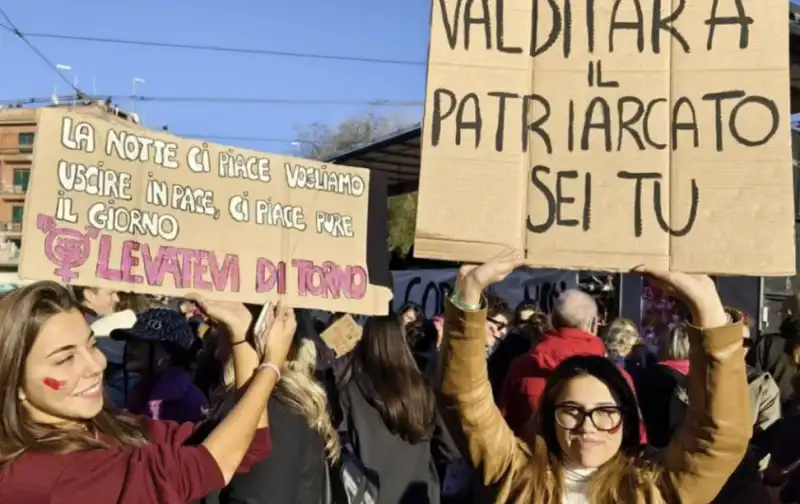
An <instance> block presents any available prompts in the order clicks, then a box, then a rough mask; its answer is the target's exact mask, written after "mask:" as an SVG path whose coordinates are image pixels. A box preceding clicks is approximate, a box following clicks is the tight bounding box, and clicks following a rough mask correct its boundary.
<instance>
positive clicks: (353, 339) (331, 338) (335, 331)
mask: <svg viewBox="0 0 800 504" xmlns="http://www.w3.org/2000/svg"><path fill="white" fill-rule="evenodd" d="M362 332H363V329H362V328H361V326H360V325H358V324H357V323H356V321H355V320H353V317H351V316H350V315H345V316H343V317H342V318H340V319H339V320H337V321H336V322H334V323H333V324H331V325H330V326H329V327H328V328H327V329H325V330H324V331H323V332H322V334H320V337H321V338H322V341H324V342H325V344H326V345H328V348H330V349H331V350H333V351H334V352H336V356H337V357H341V356H342V355H346V354H348V353H350V351H351V350H353V349H354V348H355V347H356V345H357V344H358V342H359V341H361V333H362Z"/></svg>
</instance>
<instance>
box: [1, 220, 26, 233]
mask: <svg viewBox="0 0 800 504" xmlns="http://www.w3.org/2000/svg"><path fill="white" fill-rule="evenodd" d="M0 233H6V234H20V233H22V223H21V222H0Z"/></svg>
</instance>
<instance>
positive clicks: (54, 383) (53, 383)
mask: <svg viewBox="0 0 800 504" xmlns="http://www.w3.org/2000/svg"><path fill="white" fill-rule="evenodd" d="M42 381H43V382H44V384H45V385H47V386H48V387H50V388H51V389H53V390H61V389H62V388H63V387H64V385H65V384H66V382H63V381H60V380H56V379H55V378H50V377H48V378H45V379H44V380H42Z"/></svg>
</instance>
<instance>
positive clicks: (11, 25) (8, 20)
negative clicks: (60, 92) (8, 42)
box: [0, 7, 83, 97]
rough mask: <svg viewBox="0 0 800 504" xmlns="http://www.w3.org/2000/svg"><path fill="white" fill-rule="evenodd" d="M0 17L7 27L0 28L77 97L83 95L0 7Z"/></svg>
mask: <svg viewBox="0 0 800 504" xmlns="http://www.w3.org/2000/svg"><path fill="white" fill-rule="evenodd" d="M0 15H2V16H3V18H4V19H5V20H6V23H8V26H6V25H2V24H0V26H2V27H3V28H5V29H6V30H8V31H10V32H11V33H13V34H14V35H16V36H17V37H18V38H19V39H20V40H22V41H23V42H24V43H25V45H27V46H28V47H29V48H30V50H31V51H33V52H34V53H35V54H36V55H37V56H38V57H39V59H41V60H42V61H43V62H44V63H45V64H46V65H47V66H49V67H50V69H51V70H52V71H53V72H55V73H56V74H57V75H58V76H59V77H60V78H61V80H63V81H64V82H66V83H67V85H68V86H69V87H70V88H72V89H73V90H74V91H75V94H76V95H77V96H78V97H82V96H83V93H82V92H81V90H80V89H78V87H77V86H76V85H75V83H73V82H70V80H69V79H67V77H66V76H65V75H64V74H63V73H61V72H59V71H58V68H56V65H55V64H53V62H52V61H50V59H49V58H48V57H47V56H45V55H44V53H42V51H40V50H39V49H37V48H36V46H35V45H33V44H32V43H31V41H30V40H28V37H27V36H26V34H25V33H23V32H22V31H20V29H19V28H17V26H16V25H15V24H14V22H13V21H11V18H9V17H8V14H6V11H5V10H3V8H2V7H0Z"/></svg>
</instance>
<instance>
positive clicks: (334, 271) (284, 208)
mask: <svg viewBox="0 0 800 504" xmlns="http://www.w3.org/2000/svg"><path fill="white" fill-rule="evenodd" d="M38 125H39V126H38V128H39V129H38V133H37V137H36V144H35V147H34V149H35V150H34V160H33V169H32V173H31V183H30V187H29V189H28V197H27V201H26V204H25V219H24V220H25V222H24V228H23V233H24V243H25V246H24V250H23V251H22V258H21V264H20V275H21V276H22V277H23V278H27V279H36V280H44V279H48V280H57V281H61V282H65V283H68V284H74V285H87V286H93V287H107V288H112V289H118V290H123V291H134V292H142V293H150V294H166V295H175V296H181V295H185V294H186V293H187V292H191V291H205V292H206V293H207V294H208V295H210V296H212V297H215V298H219V299H227V300H236V301H245V302H254V303H259V304H262V303H264V302H265V301H277V300H278V299H284V300H285V302H286V303H288V304H289V305H290V306H294V307H308V308H319V309H324V310H333V311H346V312H353V313H365V314H385V313H386V312H387V310H388V307H387V304H388V302H389V300H390V299H391V292H390V290H389V289H387V288H383V287H376V286H374V285H371V284H370V281H369V275H368V272H367V267H366V236H367V234H366V233H367V208H368V204H367V197H368V190H369V171H368V170H365V169H360V168H350V167H345V166H333V165H327V166H326V165H324V164H320V163H318V162H315V161H309V160H304V159H297V158H290V157H285V156H279V155H276V154H265V153H261V152H253V151H248V150H243V149H236V148H232V147H225V146H221V145H215V144H211V143H205V142H202V141H197V140H186V139H182V138H178V137H176V136H173V135H170V134H167V133H162V132H155V131H150V130H147V129H144V128H141V127H139V126H136V125H134V124H131V123H128V122H124V121H122V120H121V119H117V118H115V117H111V116H109V117H108V118H105V119H104V118H98V117H95V116H89V115H82V114H79V113H76V112H72V111H68V110H64V109H60V108H50V109H43V110H41V112H40V114H39V123H38Z"/></svg>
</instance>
